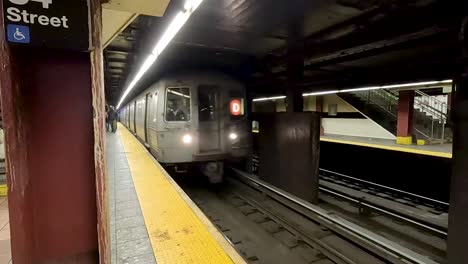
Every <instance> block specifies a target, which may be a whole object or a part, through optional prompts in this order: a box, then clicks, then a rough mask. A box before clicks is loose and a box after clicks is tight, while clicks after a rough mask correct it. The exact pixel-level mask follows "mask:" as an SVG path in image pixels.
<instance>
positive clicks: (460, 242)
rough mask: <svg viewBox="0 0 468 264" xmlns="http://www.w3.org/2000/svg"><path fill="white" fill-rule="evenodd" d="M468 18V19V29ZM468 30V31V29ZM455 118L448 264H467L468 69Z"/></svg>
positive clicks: (467, 51)
mask: <svg viewBox="0 0 468 264" xmlns="http://www.w3.org/2000/svg"><path fill="white" fill-rule="evenodd" d="M466 26H468V18H467V19H465V27H463V28H466ZM465 30H468V29H465ZM462 33H463V34H461V36H463V38H462V44H463V49H464V52H463V56H467V55H468V39H467V38H468V31H467V32H462ZM452 92H454V93H455V100H454V108H453V112H452V117H453V129H454V130H453V158H452V177H451V178H450V180H451V183H450V210H449V235H448V262H447V263H450V264H463V263H466V260H467V259H468V250H467V245H468V228H467V225H466V223H468V210H467V208H468V191H467V190H468V152H467V150H468V66H465V67H464V69H463V72H462V74H461V77H460V78H459V79H458V80H457V81H456V85H455V90H454V91H452Z"/></svg>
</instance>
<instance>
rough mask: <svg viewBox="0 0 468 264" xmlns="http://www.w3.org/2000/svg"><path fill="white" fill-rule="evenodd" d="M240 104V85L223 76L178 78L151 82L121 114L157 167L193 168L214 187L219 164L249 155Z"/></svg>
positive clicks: (220, 169)
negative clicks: (123, 114) (144, 145)
mask: <svg viewBox="0 0 468 264" xmlns="http://www.w3.org/2000/svg"><path fill="white" fill-rule="evenodd" d="M244 103H245V88H244V86H243V85H242V83H240V82H238V81H236V80H234V79H232V78H230V77H228V76H225V75H221V74H206V73H205V74H189V75H187V74H184V75H177V76H172V77H168V78H164V79H162V80H161V81H159V82H158V83H156V84H154V85H153V86H152V87H151V88H149V89H148V90H147V91H146V92H144V93H143V94H142V95H140V97H138V98H137V99H136V100H135V101H134V102H133V103H131V104H130V105H129V106H128V107H127V110H126V111H124V112H125V113H126V114H127V115H129V117H128V118H126V119H125V120H129V122H128V123H129V124H128V125H129V126H130V130H132V126H133V127H134V128H135V130H132V131H133V132H134V133H135V134H136V135H137V137H138V138H139V139H140V140H142V141H144V142H146V145H147V147H149V149H150V151H151V152H152V153H153V155H154V156H155V157H156V159H157V160H158V161H159V162H161V163H162V164H163V165H166V166H174V167H175V168H176V170H178V171H182V170H186V169H187V168H189V167H193V166H196V167H198V168H199V169H200V170H201V171H202V172H203V174H204V175H205V176H207V177H208V179H209V181H210V182H211V183H219V182H221V181H222V179H223V174H224V163H225V162H226V161H230V160H241V159H244V158H246V157H247V155H248V152H249V138H248V137H249V136H248V135H249V133H248V122H247V118H246V116H245V114H244V110H245V105H244ZM132 114H133V115H135V118H134V120H135V121H134V122H133V123H134V124H133V123H132V120H133V118H132V117H131V115H132Z"/></svg>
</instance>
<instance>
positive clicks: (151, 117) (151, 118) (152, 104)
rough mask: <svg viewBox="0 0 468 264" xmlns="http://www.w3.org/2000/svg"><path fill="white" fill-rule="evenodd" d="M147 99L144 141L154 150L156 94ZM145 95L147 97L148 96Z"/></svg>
mask: <svg viewBox="0 0 468 264" xmlns="http://www.w3.org/2000/svg"><path fill="white" fill-rule="evenodd" d="M148 95H149V98H147V100H146V104H147V110H146V115H147V119H146V128H147V130H146V132H147V133H146V139H147V141H146V142H148V144H149V145H150V146H151V147H153V148H156V128H157V125H156V121H157V112H158V110H157V104H158V93H157V92H155V93H154V94H153V95H151V94H148ZM148 95H147V96H148Z"/></svg>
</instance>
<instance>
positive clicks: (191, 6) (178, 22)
mask: <svg viewBox="0 0 468 264" xmlns="http://www.w3.org/2000/svg"><path fill="white" fill-rule="evenodd" d="M202 2H203V0H187V1H185V4H184V9H185V10H183V11H180V12H178V13H177V15H176V16H175V17H174V19H173V20H172V21H171V23H170V24H169V26H168V27H167V29H166V31H164V34H163V35H162V36H161V38H160V39H159V41H158V42H157V43H156V45H154V48H153V51H152V53H151V54H150V55H149V56H148V58H146V60H145V62H144V63H143V64H142V65H141V67H140V69H139V70H138V72H137V74H136V75H135V77H133V79H132V81H131V82H130V84H129V85H128V86H127V88H126V89H125V92H124V93H123V94H122V97H121V98H120V101H119V103H118V104H117V109H119V108H120V106H121V105H122V103H123V101H124V100H125V98H127V96H128V94H129V93H130V92H131V91H132V90H133V88H135V86H136V84H137V83H138V82H139V81H140V79H141V78H142V77H143V75H144V74H145V73H146V72H147V71H148V69H149V68H150V67H151V66H152V65H153V64H154V63H155V62H156V60H157V59H158V57H159V56H160V55H161V54H162V52H163V51H164V49H165V48H166V47H167V45H169V43H170V42H171V41H172V39H174V37H175V36H176V35H177V33H178V32H179V31H180V29H181V28H182V27H183V26H184V24H185V23H186V22H187V20H188V19H189V18H190V16H191V15H192V14H193V12H195V10H196V9H197V8H198V6H200V4H201V3H202Z"/></svg>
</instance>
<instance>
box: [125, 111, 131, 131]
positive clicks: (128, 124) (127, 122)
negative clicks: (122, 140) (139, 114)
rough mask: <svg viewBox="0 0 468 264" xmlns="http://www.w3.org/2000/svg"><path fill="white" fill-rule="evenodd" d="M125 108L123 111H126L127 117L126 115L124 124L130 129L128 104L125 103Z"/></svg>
mask: <svg viewBox="0 0 468 264" xmlns="http://www.w3.org/2000/svg"><path fill="white" fill-rule="evenodd" d="M126 108H127V111H126V112H125V113H126V115H127V117H126V120H125V126H126V127H127V128H128V129H130V106H129V105H127V106H126Z"/></svg>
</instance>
